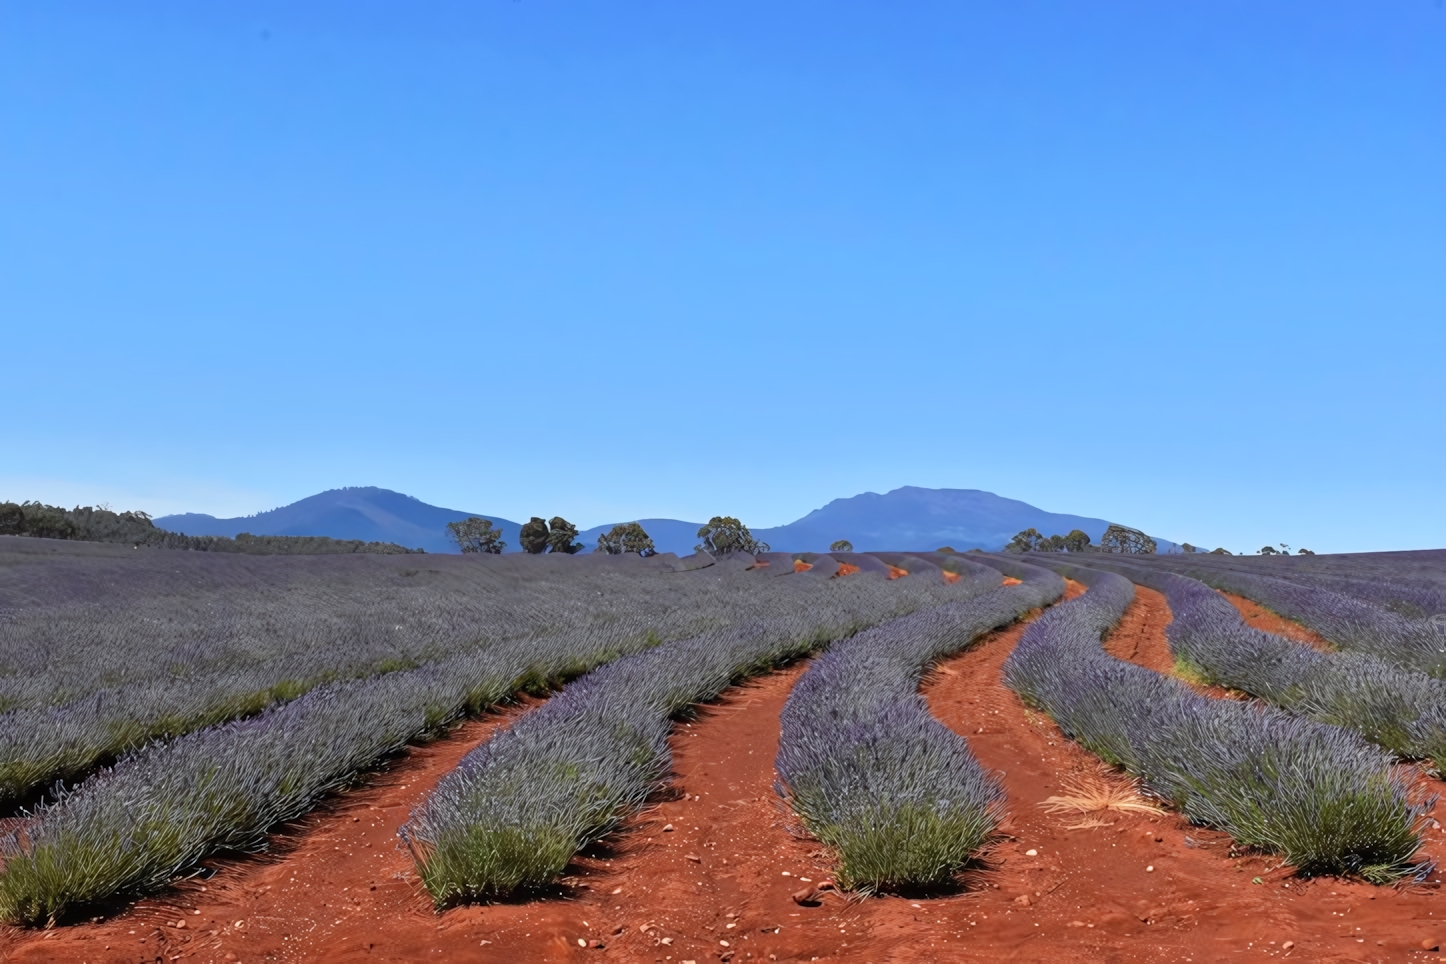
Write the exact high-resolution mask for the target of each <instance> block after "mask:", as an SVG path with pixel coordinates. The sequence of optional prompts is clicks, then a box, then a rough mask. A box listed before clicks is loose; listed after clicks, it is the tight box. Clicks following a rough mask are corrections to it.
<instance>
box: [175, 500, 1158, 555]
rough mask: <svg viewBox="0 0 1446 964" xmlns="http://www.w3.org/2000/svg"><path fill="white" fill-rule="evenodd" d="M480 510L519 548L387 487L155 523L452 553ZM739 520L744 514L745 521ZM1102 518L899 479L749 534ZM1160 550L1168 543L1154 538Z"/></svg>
mask: <svg viewBox="0 0 1446 964" xmlns="http://www.w3.org/2000/svg"><path fill="white" fill-rule="evenodd" d="M471 515H481V516H482V518H484V519H490V520H491V521H492V524H493V525H495V526H500V527H501V528H502V533H503V535H502V537H503V539H505V540H506V542H507V550H508V551H509V552H516V551H517V550H518V548H519V546H518V543H517V532H518V530H519V529H520V528H521V526H520V525H519V524H518V523H516V522H512V521H511V520H508V519H502V518H499V517H497V516H490V515H482V513H480V512H463V511H462V510H461V509H443V508H441V507H439V506H435V505H428V504H427V503H425V502H423V501H421V500H420V499H416V498H413V497H412V496H410V495H403V494H402V493H400V492H393V491H391V490H390V489H378V488H375V487H365V488H351V489H332V490H330V491H328V492H322V493H321V494H319V495H313V496H311V497H309V498H305V499H302V500H301V501H300V502H293V503H292V504H291V505H287V506H282V507H281V508H279V509H272V510H271V511H269V512H260V513H257V514H256V515H252V516H245V517H243V518H239V519H217V518H216V517H215V516H209V515H201V514H197V513H186V514H185V515H168V516H162V517H161V518H159V519H156V520H155V523H156V525H158V526H160V527H161V528H162V529H167V530H170V531H171V532H183V533H185V534H186V535H189V536H205V535H213V536H232V537H234V536H235V535H236V534H237V533H240V532H249V533H251V534H252V535H257V536H262V535H265V536H273V535H274V536H331V537H332V538H334V539H364V540H366V541H368V542H395V543H397V544H398V545H403V546H406V547H407V548H409V549H426V550H427V551H428V552H456V551H457V547H456V545H454V544H453V543H452V542H451V541H450V540H448V538H447V530H446V526H447V523H449V522H455V521H456V520H458V519H465V518H467V517H468V516H471ZM637 521H638V522H639V523H641V525H642V527H643V528H644V529H645V530H647V533H648V535H650V536H652V538H653V544H654V545H656V546H657V547H658V551H659V552H676V553H677V554H678V555H680V556H683V555H687V554H688V553H690V552H692V551H693V547H694V546H695V545H697V544H698V529H699V528H700V527H701V526H702V525H703V523H701V522H683V521H681V520H678V519H639V520H637ZM744 521H745V522H746V521H747V520H744ZM1108 525H1109V523H1108V522H1106V521H1105V520H1104V519H1091V518H1087V517H1085V516H1078V515H1065V514H1063V513H1058V512H1046V511H1044V510H1043V509H1037V508H1035V507H1034V506H1032V505H1030V504H1029V503H1027V502H1020V501H1019V500H1017V499H1005V498H1002V497H1000V496H997V495H995V494H994V493H992V492H983V491H980V490H979V489H921V488H918V487H917V486H912V485H906V486H904V487H903V488H900V489H894V490H893V491H892V492H887V493H885V494H883V495H879V494H878V493H877V492H865V493H863V494H862V495H856V496H853V497H851V498H847V499H834V500H833V501H832V502H830V503H829V504H828V505H826V506H824V507H823V508H821V509H815V510H813V511H812V512H810V513H809V514H808V515H806V516H804V517H803V518H802V519H799V520H798V521H796V522H790V523H789V524H788V525H784V526H775V527H774V528H771V529H754V530H753V535H754V536H755V537H756V538H758V539H760V540H762V541H764V542H767V543H768V544H769V546H770V547H772V548H773V549H774V550H776V551H778V552H822V551H825V550H827V549H828V547H829V544H830V543H832V542H834V541H835V540H836V539H847V540H848V541H849V542H852V543H853V545H854V548H855V549H856V550H858V551H859V552H869V551H879V550H897V551H902V552H921V551H924V550H932V549H938V548H939V547H941V546H952V547H953V548H955V549H957V550H959V551H960V552H963V551H964V550H966V549H975V548H978V549H988V550H999V549H1002V548H1003V547H1004V545H1005V543H1007V542H1008V541H1009V540H1010V539H1012V538H1013V537H1014V535H1015V533H1017V532H1020V531H1021V530H1024V529H1030V528H1033V529H1038V530H1039V531H1040V532H1041V533H1043V534H1044V535H1047V536H1049V535H1055V534H1058V535H1065V534H1067V533H1068V532H1069V531H1070V530H1071V529H1083V530H1084V531H1085V532H1087V533H1089V536H1090V538H1091V539H1092V540H1094V541H1095V542H1098V541H1099V538H1100V536H1101V535H1103V534H1104V531H1105V527H1106V526H1108ZM612 527H613V523H607V524H606V525H600V526H594V527H593V528H591V529H585V530H583V531H582V532H580V533H578V539H579V541H580V542H582V544H583V545H584V546H586V549H585V550H584V551H590V550H591V549H592V548H593V547H594V546H596V545H597V540H598V537H599V536H601V535H602V534H603V533H605V532H607V531H608V530H609V529H611V528H612ZM1159 543H1160V551H1161V552H1164V551H1166V550H1167V549H1169V548H1171V547H1172V546H1173V545H1174V543H1171V542H1167V541H1165V540H1163V539H1161V540H1159Z"/></svg>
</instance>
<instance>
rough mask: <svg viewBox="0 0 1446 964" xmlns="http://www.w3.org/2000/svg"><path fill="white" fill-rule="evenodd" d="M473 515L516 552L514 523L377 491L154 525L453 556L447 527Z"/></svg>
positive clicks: (333, 493) (362, 489)
mask: <svg viewBox="0 0 1446 964" xmlns="http://www.w3.org/2000/svg"><path fill="white" fill-rule="evenodd" d="M473 515H476V516H481V517H482V518H484V519H490V520H491V521H492V524H493V525H494V526H495V525H500V526H502V527H503V529H504V530H505V532H506V533H507V534H506V535H505V536H504V538H505V539H506V540H507V542H508V543H509V544H510V545H509V548H513V549H515V548H516V547H517V530H518V529H519V528H520V526H519V525H518V523H516V522H513V521H511V520H509V519H503V518H501V517H499V516H490V515H486V514H484V513H481V512H463V511H462V510H460V509H444V508H441V507H440V506H435V505H428V504H427V503H425V502H423V501H422V500H421V499H418V498H415V497H413V496H410V495H403V494H402V493H400V492H393V491H392V490H391V489H380V488H377V487H376V486H358V487H355V488H346V489H329V490H327V491H326V492H319V493H317V494H316V495H313V496H308V497H307V498H305V499H302V500H301V501H299V502H293V503H291V504H290V505H284V506H282V507H281V508H279V509H271V510H270V511H267V512H258V513H257V514H256V515H250V516H242V517H240V518H235V519H218V518H216V517H215V516H211V515H204V514H201V513H196V512H188V513H185V514H183V515H167V516H161V517H160V518H159V519H155V520H153V521H154V522H155V524H156V525H157V526H159V527H160V528H162V529H166V530H168V531H170V532H183V533H185V534H186V535H188V536H229V537H231V538H233V539H234V538H235V537H236V535H237V534H238V533H241V532H249V533H251V534H252V535H253V536H331V537H332V538H333V539H361V540H363V541H366V542H395V543H396V544H397V545H401V546H406V547H407V548H408V549H425V550H427V551H428V552H456V551H457V546H456V544H455V543H453V542H452V541H451V540H449V539H448V538H447V523H449V522H456V521H457V520H459V519H465V518H467V517H468V516H473Z"/></svg>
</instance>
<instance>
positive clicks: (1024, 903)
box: [1014, 894, 1029, 907]
mask: <svg viewBox="0 0 1446 964" xmlns="http://www.w3.org/2000/svg"><path fill="white" fill-rule="evenodd" d="M1014 902H1015V903H1016V904H1018V905H1019V906H1020V907H1028V906H1029V895H1028V894H1020V895H1019V896H1018V897H1016V898H1014Z"/></svg>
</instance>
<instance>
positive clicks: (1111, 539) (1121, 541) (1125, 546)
mask: <svg viewBox="0 0 1446 964" xmlns="http://www.w3.org/2000/svg"><path fill="white" fill-rule="evenodd" d="M1154 551H1155V540H1154V539H1151V538H1150V537H1149V536H1147V535H1145V534H1144V533H1143V532H1141V531H1140V530H1139V529H1131V528H1130V527H1129V526H1122V525H1115V524H1114V523H1113V522H1112V523H1110V527H1109V528H1108V529H1106V530H1105V534H1104V535H1102V536H1100V552H1123V553H1136V554H1142V555H1148V554H1151V553H1153V552H1154Z"/></svg>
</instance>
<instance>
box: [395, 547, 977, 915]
mask: <svg viewBox="0 0 1446 964" xmlns="http://www.w3.org/2000/svg"><path fill="white" fill-rule="evenodd" d="M787 562H788V563H789V568H787V569H785V570H784V571H785V572H789V573H791V572H792V570H791V560H787ZM771 568H772V566H771V565H770V569H771ZM769 575H771V573H766V574H764V575H760V576H758V577H757V578H759V579H762V580H766V581H770V582H771V581H775V580H772V579H769ZM780 581H783V582H789V583H794V584H797V585H805V584H812V586H813V587H814V588H813V590H812V592H811V593H810V595H809V597H808V598H807V601H800V605H799V606H798V608H797V609H796V611H795V612H794V613H792V614H790V615H789V616H787V617H779V618H775V619H772V620H767V621H762V622H758V623H753V624H750V625H747V626H740V627H736V628H733V629H729V630H724V631H720V632H715V633H710V634H706V635H703V636H699V637H696V638H694V639H689V640H683V641H679V642H674V643H668V644H666V645H663V646H659V647H658V648H656V649H653V650H650V651H649V652H646V653H640V654H637V655H634V656H629V657H626V658H624V659H621V660H619V661H617V662H616V663H613V664H611V665H609V666H606V667H604V668H602V669H599V670H597V671H596V672H594V673H591V674H589V675H588V676H586V677H584V678H582V679H580V680H578V681H576V682H575V683H573V684H571V685H570V686H568V687H567V688H566V689H565V690H564V691H563V693H562V694H561V695H559V696H557V697H555V698H553V699H552V700H551V701H549V702H548V703H547V704H546V705H545V706H543V707H541V708H539V709H537V710H535V711H533V712H532V713H529V714H528V715H527V716H525V717H523V718H522V719H521V720H519V721H518V722H517V724H516V725H514V726H513V727H511V728H510V729H508V730H507V731H505V732H503V733H500V734H498V735H497V736H496V737H494V738H493V739H492V740H490V741H488V742H487V743H485V744H484V745H482V746H481V747H479V748H478V749H476V750H474V751H473V752H472V753H470V754H468V756H467V757H466V758H465V759H464V760H463V761H462V762H461V764H460V765H459V766H458V767H457V769H456V770H454V771H453V772H452V773H451V774H449V775H448V776H447V777H446V778H444V779H443V780H442V782H441V783H440V784H439V785H438V786H437V788H436V790H435V791H433V793H432V794H431V796H429V797H428V799H427V800H426V802H425V803H424V804H423V805H422V806H420V807H419V808H418V809H417V810H416V811H414V812H413V814H412V817H411V820H410V821H409V822H408V824H407V826H406V827H405V828H404V829H403V838H404V839H405V840H406V842H407V844H408V845H409V846H410V847H411V849H412V852H413V855H414V857H415V859H416V863H417V871H418V873H419V874H420V876H421V879H422V882H423V883H424V884H425V886H426V887H427V890H428V891H429V892H430V893H431V895H432V898H433V900H434V901H435V902H436V903H437V905H438V906H445V905H447V904H451V903H455V902H457V901H463V900H471V899H478V898H484V899H485V898H496V897H502V896H506V895H508V894H511V893H513V892H515V891H518V890H528V889H532V888H536V887H539V886H542V885H544V884H547V883H549V882H551V881H553V880H555V879H556V878H557V877H558V876H560V875H561V874H562V873H563V872H564V870H565V868H566V867H567V864H568V862H569V861H570V860H571V859H572V857H573V855H574V854H575V853H576V852H577V851H578V850H580V849H581V848H583V847H585V846H586V845H587V844H589V843H590V842H592V841H594V840H597V839H599V838H601V837H602V836H604V835H605V834H607V833H608V832H610V831H611V830H612V829H613V828H614V827H616V826H617V824H618V823H619V821H621V820H622V819H623V818H624V817H625V816H627V815H628V814H629V813H631V812H633V811H635V810H636V809H637V808H638V807H640V806H641V804H642V802H643V801H644V799H645V798H646V797H647V795H648V794H649V793H650V792H652V791H653V790H654V789H655V788H657V787H658V786H659V784H660V783H661V782H662V781H663V779H664V776H665V774H666V772H667V769H668V766H669V759H670V758H669V753H668V745H667V737H668V734H669V732H670V729H671V726H672V720H673V718H674V717H675V716H676V715H677V714H679V713H681V712H683V711H685V710H686V709H687V708H688V707H689V706H690V705H692V704H694V703H698V702H702V701H705V700H708V699H711V698H713V697H715V696H717V695H718V694H719V693H721V692H722V691H723V690H724V689H725V688H726V687H727V686H729V685H730V684H732V683H735V682H737V681H738V680H740V679H742V678H744V677H746V676H750V675H753V674H755V673H758V672H761V671H763V670H765V669H767V668H768V667H770V666H773V665H776V664H778V663H780V662H782V661H785V660H788V659H792V658H795V657H798V656H800V655H803V654H805V653H808V652H811V651H813V650H814V649H816V648H818V647H819V646H821V645H824V644H825V643H827V642H828V641H829V640H831V639H836V638H838V637H841V636H847V635H849V634H850V633H852V632H854V631H856V630H858V629H860V628H861V627H864V626H868V625H872V624H874V623H877V622H879V621H880V620H881V619H885V618H889V617H890V616H893V615H896V614H898V613H899V612H907V611H910V610H913V609H916V608H918V607H920V606H928V605H931V604H934V603H938V602H940V601H942V600H945V599H949V598H956V599H957V598H961V597H964V596H967V595H968V594H969V593H970V592H976V591H978V590H979V589H980V588H982V586H981V585H980V584H979V582H978V581H975V582H972V583H970V584H967V585H966V584H962V583H961V584H959V585H956V586H953V587H950V586H946V585H944V584H943V582H942V580H940V581H938V582H934V581H929V580H919V579H903V580H899V581H897V582H889V581H887V580H885V579H883V578H880V577H877V576H868V575H862V574H861V575H856V576H850V577H849V578H847V579H835V580H821V579H809V578H807V577H806V576H803V575H790V576H789V577H788V578H787V579H784V580H780ZM995 584H996V585H997V575H996V577H995Z"/></svg>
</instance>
